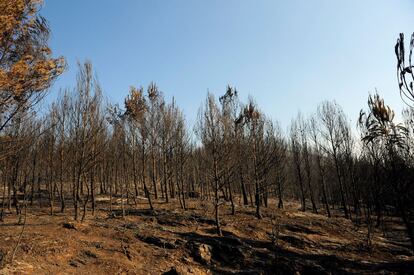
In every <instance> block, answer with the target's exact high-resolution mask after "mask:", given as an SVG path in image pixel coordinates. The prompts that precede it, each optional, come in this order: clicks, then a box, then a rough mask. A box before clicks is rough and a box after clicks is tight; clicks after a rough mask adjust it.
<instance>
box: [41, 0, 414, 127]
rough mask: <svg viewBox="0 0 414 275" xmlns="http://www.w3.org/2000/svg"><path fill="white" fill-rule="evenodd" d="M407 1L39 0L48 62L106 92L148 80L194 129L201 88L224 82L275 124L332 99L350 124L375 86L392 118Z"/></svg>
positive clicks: (65, 81) (413, 23)
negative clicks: (88, 67)
mask: <svg viewBox="0 0 414 275" xmlns="http://www.w3.org/2000/svg"><path fill="white" fill-rule="evenodd" d="M413 12H414V2H413V1H410V0H406V1H402V0H401V1H398V0H395V1H391V0H388V1H386V0H364V1H362V0H342V1H339V0H335V1H332V0H315V1H309V0H302V1H299V0H286V1H277V0H45V4H44V6H43V8H42V10H41V14H42V15H43V16H45V17H46V18H47V19H48V20H49V23H50V26H51V29H52V37H51V40H50V45H51V47H52V49H53V51H54V54H55V55H63V56H65V57H66V59H67V62H68V65H69V68H68V70H67V71H66V72H65V74H64V75H63V76H61V77H60V79H59V80H58V81H57V82H56V84H55V85H54V86H53V87H52V91H51V97H52V98H53V96H54V95H56V94H57V93H58V90H59V88H60V87H74V85H75V75H76V70H77V68H76V61H77V60H79V61H84V60H85V59H89V60H91V61H92V63H93V64H94V68H95V69H96V72H97V74H98V77H99V80H100V82H101V84H102V86H103V89H104V92H105V95H106V96H107V97H109V98H110V99H111V100H112V101H114V102H119V103H121V104H122V102H123V98H124V97H125V96H126V94H127V93H128V90H129V86H130V85H135V86H141V85H142V86H144V87H146V86H147V85H148V84H149V83H150V82H151V81H155V82H156V83H157V84H158V86H159V87H160V89H161V90H162V91H163V92H164V94H165V95H166V97H167V98H171V97H172V96H174V97H175V98H176V101H177V102H178V104H179V105H180V106H181V107H182V108H183V109H184V112H185V114H186V117H187V120H188V121H189V122H190V123H193V122H194V120H195V118H196V114H197V110H198V107H199V106H200V104H201V103H202V102H203V101H204V99H205V96H206V93H207V91H211V92H212V93H214V94H216V95H221V94H222V93H224V92H225V87H226V85H227V84H230V85H234V86H236V87H237V89H238V90H239V92H240V95H241V98H242V99H243V100H245V99H247V96H248V95H252V96H253V97H254V98H255V99H256V101H257V103H258V104H259V106H260V107H261V109H262V110H263V111H265V113H267V114H268V115H269V116H271V117H272V118H274V119H278V120H279V121H280V122H281V124H282V127H283V128H286V127H287V126H288V124H289V123H290V120H291V119H292V118H293V117H294V116H295V115H296V113H297V111H298V110H299V109H300V110H301V111H302V112H303V113H305V114H307V113H310V112H313V111H314V110H315V109H316V106H317V104H318V103H319V102H321V101H322V100H325V99H328V100H332V99H335V100H336V101H337V102H338V103H339V104H340V105H342V106H343V108H344V110H345V112H346V113H347V114H348V116H349V118H350V119H352V120H353V122H352V123H355V121H356V119H357V116H358V114H359V110H360V109H361V108H365V106H366V101H367V96H368V92H370V91H371V92H373V91H374V90H375V89H378V91H379V92H380V94H381V95H382V96H383V97H384V98H385V101H386V103H387V104H389V105H391V106H392V107H393V108H395V110H396V111H400V110H401V109H402V107H403V104H402V102H401V100H400V98H399V95H398V84H397V79H396V59H395V55H394V45H395V42H396V39H397V37H398V34H399V33H400V32H404V33H405V35H406V37H407V38H409V36H410V34H411V32H413V31H414V16H413Z"/></svg>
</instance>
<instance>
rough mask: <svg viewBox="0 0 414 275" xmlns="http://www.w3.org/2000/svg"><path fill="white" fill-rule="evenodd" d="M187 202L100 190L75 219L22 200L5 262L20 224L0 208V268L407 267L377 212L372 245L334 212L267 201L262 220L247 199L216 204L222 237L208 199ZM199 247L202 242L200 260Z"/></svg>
mask: <svg viewBox="0 0 414 275" xmlns="http://www.w3.org/2000/svg"><path fill="white" fill-rule="evenodd" d="M187 204H188V208H189V209H188V210H186V211H184V210H181V209H180V207H179V204H178V203H177V202H172V203H168V204H166V203H161V202H158V203H155V208H156V210H155V211H154V212H152V211H149V210H147V204H146V203H145V201H143V200H142V201H140V202H139V203H138V204H137V205H133V206H128V207H127V208H126V214H127V215H126V216H125V218H123V217H122V211H121V210H120V205H119V201H118V205H115V206H114V210H113V212H112V213H110V212H109V211H108V208H109V207H108V205H107V203H106V198H104V197H101V198H100V202H99V204H98V205H99V209H98V210H97V211H96V212H95V215H94V216H92V215H91V214H90V212H88V215H87V217H86V219H85V221H84V222H83V223H80V222H74V221H73V218H72V215H71V213H70V212H66V213H65V214H60V213H56V214H55V215H54V216H50V215H49V214H48V211H49V209H48V208H30V210H29V211H28V215H27V223H26V228H25V231H24V234H23V236H22V239H21V242H20V245H19V246H18V248H17V251H16V254H15V257H14V261H13V263H12V264H11V263H10V258H11V254H12V252H13V248H14V247H15V245H16V243H17V241H18V238H19V233H20V231H21V228H22V225H19V224H17V220H18V219H17V217H16V216H15V215H14V214H8V215H7V216H6V219H5V221H4V222H3V223H0V262H1V263H2V269H1V270H0V274H164V273H165V274H414V257H413V255H412V254H411V251H410V247H409V242H408V239H407V238H406V236H405V231H404V227H403V225H402V224H401V222H400V221H399V220H398V219H397V218H391V217H387V218H386V223H385V228H383V229H385V232H386V233H385V234H384V233H383V231H384V230H383V229H382V230H380V229H375V232H374V237H373V239H372V245H371V246H370V245H368V244H367V229H366V227H365V226H356V225H354V224H353V223H352V222H351V221H349V220H346V219H344V218H341V217H339V213H337V216H336V217H333V218H327V217H325V216H324V215H316V214H312V213H310V211H308V212H300V211H298V208H299V205H298V204H297V203H295V202H288V203H286V206H285V209H284V210H278V209H276V207H275V206H274V204H271V205H270V206H269V207H268V208H263V219H261V220H258V219H257V218H255V217H254V208H252V207H250V206H249V207H244V206H239V207H237V208H236V215H234V216H233V215H231V211H230V208H229V206H227V205H224V206H222V207H221V209H222V211H221V218H222V229H223V236H218V235H217V234H216V232H215V225H214V219H213V211H212V205H211V203H210V202H200V201H199V200H190V201H188V202H187ZM200 246H203V247H204V246H205V247H209V248H210V251H208V253H209V254H210V255H208V256H209V258H208V259H205V258H202V257H200V255H198V253H197V251H198V249H199V248H200Z"/></svg>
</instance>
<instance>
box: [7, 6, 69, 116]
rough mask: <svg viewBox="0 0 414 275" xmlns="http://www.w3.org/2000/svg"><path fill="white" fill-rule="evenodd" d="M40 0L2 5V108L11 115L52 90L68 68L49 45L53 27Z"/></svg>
mask: <svg viewBox="0 0 414 275" xmlns="http://www.w3.org/2000/svg"><path fill="white" fill-rule="evenodd" d="M41 4H42V1H40V0H7V1H0V106H1V107H2V110H1V113H4V112H7V109H8V108H10V106H13V105H14V104H16V103H25V102H27V101H28V100H29V99H30V97H31V96H33V95H34V94H35V93H38V92H41V91H44V90H45V89H47V88H49V87H50V85H51V84H52V83H53V80H54V79H56V77H57V76H59V75H60V74H61V73H62V72H63V71H64V68H65V60H64V59H63V58H62V57H59V58H53V57H52V56H51V54H52V53H51V50H50V48H49V47H48V45H47V42H48V38H49V27H48V24H47V21H46V20H45V19H44V18H43V17H42V16H40V15H38V14H37V13H38V11H39V9H40V7H41Z"/></svg>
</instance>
